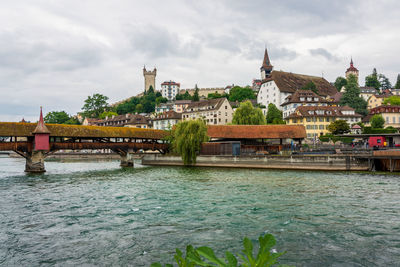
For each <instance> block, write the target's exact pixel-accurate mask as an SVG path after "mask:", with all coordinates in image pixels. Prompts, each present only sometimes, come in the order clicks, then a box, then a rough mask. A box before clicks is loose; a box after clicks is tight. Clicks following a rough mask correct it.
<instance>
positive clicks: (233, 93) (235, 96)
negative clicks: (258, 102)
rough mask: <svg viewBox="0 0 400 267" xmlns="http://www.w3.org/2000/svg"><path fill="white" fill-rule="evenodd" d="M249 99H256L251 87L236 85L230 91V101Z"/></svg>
mask: <svg viewBox="0 0 400 267" xmlns="http://www.w3.org/2000/svg"><path fill="white" fill-rule="evenodd" d="M248 99H256V95H255V94H254V91H253V89H251V88H250V87H240V86H234V87H233V88H232V89H231V90H230V92H229V101H231V102H236V101H238V102H242V101H244V100H248Z"/></svg>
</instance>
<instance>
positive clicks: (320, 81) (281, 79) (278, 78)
mask: <svg viewBox="0 0 400 267" xmlns="http://www.w3.org/2000/svg"><path fill="white" fill-rule="evenodd" d="M269 81H274V82H275V83H276V85H277V86H278V88H279V90H280V91H281V92H288V93H294V92H296V91H297V90H299V89H301V88H302V87H303V86H305V85H306V84H307V83H309V82H313V83H314V84H315V86H316V88H317V90H318V94H319V95H321V96H328V95H334V94H335V93H336V92H337V90H336V88H335V87H334V86H333V85H332V84H330V83H329V82H328V81H327V80H325V79H324V78H322V77H316V76H309V75H303V74H296V73H291V72H284V71H272V73H271V75H270V76H269V77H268V78H267V79H265V80H263V83H265V82H269Z"/></svg>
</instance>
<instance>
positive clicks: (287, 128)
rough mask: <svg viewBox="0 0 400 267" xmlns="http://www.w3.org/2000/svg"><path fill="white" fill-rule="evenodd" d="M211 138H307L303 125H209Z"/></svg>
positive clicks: (208, 131) (208, 130)
mask: <svg viewBox="0 0 400 267" xmlns="http://www.w3.org/2000/svg"><path fill="white" fill-rule="evenodd" d="M207 134H208V136H209V137H210V138H225V139H279V138H306V136H307V135H306V129H305V128H304V126H303V125H282V124H281V125H209V126H207Z"/></svg>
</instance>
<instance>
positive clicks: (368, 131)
mask: <svg viewBox="0 0 400 267" xmlns="http://www.w3.org/2000/svg"><path fill="white" fill-rule="evenodd" d="M383 133H397V129H395V128H393V127H391V128H390V127H387V128H386V129H383V128H372V127H364V131H363V134H383Z"/></svg>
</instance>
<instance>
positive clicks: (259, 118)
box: [232, 101, 266, 125]
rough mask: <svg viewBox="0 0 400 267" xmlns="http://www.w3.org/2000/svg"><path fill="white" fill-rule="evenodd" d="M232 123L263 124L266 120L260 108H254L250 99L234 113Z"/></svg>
mask: <svg viewBox="0 0 400 267" xmlns="http://www.w3.org/2000/svg"><path fill="white" fill-rule="evenodd" d="M232 124H239V125H262V124H266V120H265V117H264V115H263V113H262V111H261V109H260V108H254V107H253V105H252V104H251V102H250V101H246V102H243V103H241V104H240V107H238V108H237V109H236V110H235V113H233V119H232Z"/></svg>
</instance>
